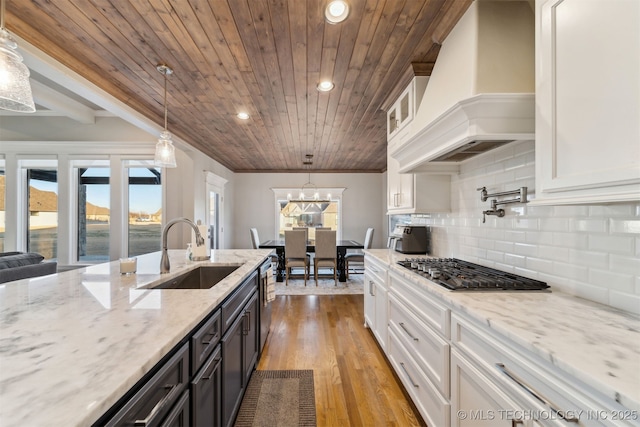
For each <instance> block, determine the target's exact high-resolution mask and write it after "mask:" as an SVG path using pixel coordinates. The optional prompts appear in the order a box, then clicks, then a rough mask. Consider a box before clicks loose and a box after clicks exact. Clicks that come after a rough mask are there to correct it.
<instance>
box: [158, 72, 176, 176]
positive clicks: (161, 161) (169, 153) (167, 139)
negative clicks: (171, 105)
mask: <svg viewBox="0 0 640 427" xmlns="http://www.w3.org/2000/svg"><path fill="white" fill-rule="evenodd" d="M156 68H157V70H158V71H159V72H160V74H162V75H163V76H164V131H162V133H161V134H160V139H158V143H157V144H156V154H155V157H154V161H153V162H154V164H155V165H156V166H158V167H163V168H175V167H176V148H175V147H174V146H173V143H172V142H171V134H170V133H169V131H168V130H167V76H170V75H171V74H173V70H172V69H171V68H169V67H168V66H167V65H165V64H159V65H158V66H157V67H156Z"/></svg>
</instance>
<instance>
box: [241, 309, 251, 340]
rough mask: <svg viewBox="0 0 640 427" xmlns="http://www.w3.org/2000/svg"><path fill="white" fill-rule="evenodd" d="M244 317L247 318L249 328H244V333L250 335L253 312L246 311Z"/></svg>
mask: <svg viewBox="0 0 640 427" xmlns="http://www.w3.org/2000/svg"><path fill="white" fill-rule="evenodd" d="M244 317H245V318H246V319H247V329H243V334H244V335H249V332H251V312H250V311H245V312H244Z"/></svg>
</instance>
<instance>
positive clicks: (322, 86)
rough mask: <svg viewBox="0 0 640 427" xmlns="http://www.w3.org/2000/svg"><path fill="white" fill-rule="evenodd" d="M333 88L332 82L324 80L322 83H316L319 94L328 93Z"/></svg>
mask: <svg viewBox="0 0 640 427" xmlns="http://www.w3.org/2000/svg"><path fill="white" fill-rule="evenodd" d="M333 86H334V84H333V82H331V81H329V80H324V81H322V82H320V83H318V86H317V88H318V90H319V91H320V92H328V91H330V90H331V89H333Z"/></svg>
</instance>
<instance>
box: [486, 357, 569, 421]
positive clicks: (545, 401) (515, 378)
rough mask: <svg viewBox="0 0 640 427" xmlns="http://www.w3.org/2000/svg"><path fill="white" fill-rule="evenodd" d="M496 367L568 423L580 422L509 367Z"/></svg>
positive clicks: (498, 365)
mask: <svg viewBox="0 0 640 427" xmlns="http://www.w3.org/2000/svg"><path fill="white" fill-rule="evenodd" d="M496 367H497V368H498V369H499V370H500V371H501V372H502V373H503V374H504V375H506V376H507V377H508V378H510V379H511V380H513V381H514V382H515V383H516V384H518V385H519V386H520V387H522V388H523V389H524V390H525V391H526V392H527V393H529V394H530V395H532V396H533V397H535V398H536V399H538V400H539V401H540V402H542V403H543V404H545V405H547V406H548V407H549V409H551V410H552V411H553V412H554V413H556V414H557V415H558V416H559V417H560V418H561V419H563V420H564V421H566V422H568V423H576V424H579V423H580V420H579V419H578V418H576V417H575V416H569V415H567V413H566V412H565V411H563V410H561V409H558V408H559V407H560V406H559V405H556V404H555V403H554V402H553V401H552V400H551V399H549V398H548V397H546V396H544V395H543V394H542V393H540V392H539V391H537V390H534V389H533V388H532V387H531V386H529V385H527V383H526V382H525V381H524V380H523V379H522V378H520V377H519V376H517V375H516V374H514V373H513V372H511V371H510V370H509V368H507V367H506V366H504V363H496Z"/></svg>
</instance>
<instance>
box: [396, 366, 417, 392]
mask: <svg viewBox="0 0 640 427" xmlns="http://www.w3.org/2000/svg"><path fill="white" fill-rule="evenodd" d="M400 366H402V370H403V371H404V373H405V375H406V376H407V378H409V381H411V384H413V386H414V387H415V388H419V387H420V386H419V385H418V384H416V382H415V381H414V380H413V378H411V375H409V372H407V368H405V367H404V363H402V362H400Z"/></svg>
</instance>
